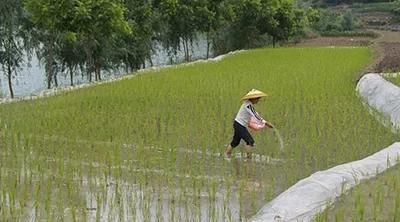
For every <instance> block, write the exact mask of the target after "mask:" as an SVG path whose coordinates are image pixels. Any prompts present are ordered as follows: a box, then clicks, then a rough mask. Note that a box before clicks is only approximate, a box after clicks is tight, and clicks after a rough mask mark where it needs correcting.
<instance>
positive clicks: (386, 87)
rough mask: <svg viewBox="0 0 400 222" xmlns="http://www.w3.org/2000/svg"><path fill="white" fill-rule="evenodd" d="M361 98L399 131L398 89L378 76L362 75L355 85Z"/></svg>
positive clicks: (399, 104)
mask: <svg viewBox="0 0 400 222" xmlns="http://www.w3.org/2000/svg"><path fill="white" fill-rule="evenodd" d="M357 91H358V93H359V95H360V96H361V98H363V100H364V101H365V102H366V103H367V104H368V105H369V106H370V107H371V108H373V109H375V110H376V111H378V112H379V113H381V114H382V115H383V116H384V117H385V118H387V119H389V121H390V123H391V125H392V126H393V128H394V129H400V88H399V87H398V86H396V85H394V84H392V83H391V82H389V81H387V80H385V79H384V78H382V77H381V76H380V75H378V74H375V73H370V74H366V75H364V76H363V77H362V78H361V79H360V81H359V82H358V84H357Z"/></svg>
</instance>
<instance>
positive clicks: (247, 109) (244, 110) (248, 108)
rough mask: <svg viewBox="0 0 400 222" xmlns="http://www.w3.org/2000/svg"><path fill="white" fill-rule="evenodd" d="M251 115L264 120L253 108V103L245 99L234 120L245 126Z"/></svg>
mask: <svg viewBox="0 0 400 222" xmlns="http://www.w3.org/2000/svg"><path fill="white" fill-rule="evenodd" d="M252 116H253V117H255V118H256V119H258V120H260V121H263V120H264V119H263V118H262V117H261V116H260V115H259V114H258V113H257V112H256V110H255V109H254V106H253V103H251V102H250V100H245V101H244V102H243V104H242V106H241V107H240V109H239V111H238V113H237V115H236V117H235V121H236V122H238V123H239V124H240V125H242V126H244V127H247V126H248V125H249V121H250V118H251V117H252Z"/></svg>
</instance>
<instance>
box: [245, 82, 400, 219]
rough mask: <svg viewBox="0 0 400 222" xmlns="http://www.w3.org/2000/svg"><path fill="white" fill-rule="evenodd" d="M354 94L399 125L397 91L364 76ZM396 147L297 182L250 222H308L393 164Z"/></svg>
mask: <svg viewBox="0 0 400 222" xmlns="http://www.w3.org/2000/svg"><path fill="white" fill-rule="evenodd" d="M357 91H358V92H359V94H360V96H361V97H362V98H363V99H364V101H365V102H366V103H367V104H369V105H370V106H371V107H373V108H374V109H375V110H377V111H378V112H381V113H382V114H383V115H385V116H387V117H388V118H390V120H391V122H392V124H393V125H396V126H399V125H400V124H399V123H400V122H399V121H400V114H399V109H400V108H399V107H400V89H399V88H398V87H396V86H395V85H393V84H391V83H389V82H387V81H386V80H384V79H382V78H381V77H380V76H379V75H376V74H367V75H365V76H364V77H363V78H362V79H361V80H360V81H359V83H358V86H357ZM399 155H400V143H394V144H392V145H391V146H389V147H387V148H385V149H383V150H381V151H379V152H377V153H375V154H373V155H371V156H369V157H366V158H365V159H362V160H358V161H354V162H350V163H346V164H343V165H339V166H336V167H333V168H331V169H328V170H325V171H319V172H316V173H314V174H312V175H311V176H309V177H307V178H305V179H303V180H300V181H299V182H297V183H296V184H295V185H293V186H292V187H290V188H289V189H288V190H286V191H285V192H283V193H281V194H280V195H279V196H278V197H276V198H275V199H274V200H272V201H271V202H269V203H268V204H267V205H265V206H264V207H263V208H261V210H260V211H259V212H258V213H257V214H256V215H255V216H254V217H253V218H251V219H250V221H253V222H258V221H296V222H297V221H311V220H313V219H314V218H315V216H316V215H317V214H318V213H320V212H322V211H323V210H324V209H325V208H326V207H327V206H328V205H329V204H330V203H332V202H334V201H335V200H336V198H337V197H339V196H340V195H341V194H343V192H345V191H347V190H349V189H350V188H352V187H354V186H355V185H357V184H358V183H359V182H360V181H362V180H365V179H369V178H372V177H375V176H376V175H377V174H379V173H381V172H383V171H385V170H386V169H388V168H389V167H391V166H394V165H395V164H397V162H398V160H399Z"/></svg>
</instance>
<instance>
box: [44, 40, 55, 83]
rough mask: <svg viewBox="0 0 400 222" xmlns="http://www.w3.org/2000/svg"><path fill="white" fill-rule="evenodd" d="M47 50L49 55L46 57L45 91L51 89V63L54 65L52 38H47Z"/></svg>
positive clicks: (52, 72)
mask: <svg viewBox="0 0 400 222" xmlns="http://www.w3.org/2000/svg"><path fill="white" fill-rule="evenodd" d="M47 48H48V49H49V53H48V55H47V56H46V75H47V89H50V88H51V82H52V80H53V75H54V71H53V63H54V57H53V56H54V55H53V54H54V52H53V38H52V36H51V37H49V40H48V45H47Z"/></svg>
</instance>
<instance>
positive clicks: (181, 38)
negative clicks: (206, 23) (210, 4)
mask: <svg viewBox="0 0 400 222" xmlns="http://www.w3.org/2000/svg"><path fill="white" fill-rule="evenodd" d="M205 3H206V1H201V0H199V1H192V0H180V1H178V0H161V1H160V3H159V4H158V9H157V10H159V14H160V15H162V16H161V19H162V21H163V24H164V26H163V30H161V32H160V39H161V42H162V43H163V45H164V46H165V48H168V49H169V50H170V52H171V53H173V54H177V52H178V51H179V50H180V49H181V46H182V47H183V51H184V54H185V60H186V61H190V47H191V46H192V43H193V40H194V39H195V38H196V34H197V33H198V31H199V24H198V21H199V20H200V18H199V17H198V16H199V15H201V14H202V13H200V12H199V11H201V10H204V7H203V6H204V5H205Z"/></svg>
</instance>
